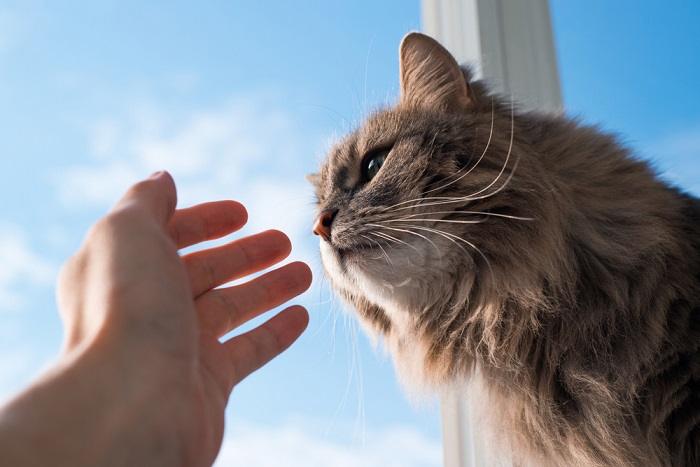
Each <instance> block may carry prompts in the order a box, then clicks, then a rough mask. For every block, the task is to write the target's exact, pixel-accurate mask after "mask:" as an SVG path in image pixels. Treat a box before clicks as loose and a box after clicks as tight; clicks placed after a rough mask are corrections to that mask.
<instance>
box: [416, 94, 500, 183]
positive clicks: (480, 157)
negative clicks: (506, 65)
mask: <svg viewBox="0 0 700 467" xmlns="http://www.w3.org/2000/svg"><path fill="white" fill-rule="evenodd" d="M494 117H495V112H494V105H493V97H492V98H491V128H490V129H489V139H488V141H487V142H486V147H485V148H484V151H483V152H482V153H481V156H479V159H478V160H477V161H476V164H474V165H472V166H471V168H470V169H469V170H467V171H466V172H465V173H463V174H462V175H460V176H459V177H458V178H456V179H454V180H452V181H451V182H448V183H445V184H444V185H442V186H439V187H437V188H433V189H432V190H428V191H426V192H425V193H423V194H424V195H426V194H428V193H432V192H434V191H438V190H443V189H445V188H447V187H448V186H450V185H452V184H453V183H457V182H458V181H460V180H462V179H463V178H464V177H466V176H467V175H469V174H470V173H471V172H472V171H473V170H474V169H476V168H477V167H478V166H479V163H481V161H482V159H483V158H484V156H485V155H486V152H487V151H488V150H489V146H491V138H492V137H493V123H494V120H495V118H494ZM466 168H467V166H465V167H463V168H462V169H460V170H458V171H457V173H456V174H455V175H459V173H460V172H462V171H463V170H465V169H466ZM453 176H454V175H453Z"/></svg>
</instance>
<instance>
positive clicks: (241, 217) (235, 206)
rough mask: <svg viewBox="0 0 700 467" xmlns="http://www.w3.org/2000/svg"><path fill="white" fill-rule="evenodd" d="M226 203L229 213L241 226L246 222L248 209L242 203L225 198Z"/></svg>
mask: <svg viewBox="0 0 700 467" xmlns="http://www.w3.org/2000/svg"><path fill="white" fill-rule="evenodd" d="M226 203H227V204H228V207H229V209H230V212H231V215H232V216H235V217H236V218H237V219H238V221H239V223H240V225H241V227H242V226H244V225H245V224H247V223H248V210H247V209H246V207H245V206H244V205H243V203H239V202H238V201H233V200H227V201H226Z"/></svg>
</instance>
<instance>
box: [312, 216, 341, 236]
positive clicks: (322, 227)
mask: <svg viewBox="0 0 700 467" xmlns="http://www.w3.org/2000/svg"><path fill="white" fill-rule="evenodd" d="M336 214H338V210H337V209H333V210H326V211H323V212H321V214H319V215H318V217H317V218H316V222H315V223H314V233H315V234H316V235H318V236H319V237H321V238H323V239H324V240H325V241H327V242H329V241H330V240H331V224H333V219H335V215H336Z"/></svg>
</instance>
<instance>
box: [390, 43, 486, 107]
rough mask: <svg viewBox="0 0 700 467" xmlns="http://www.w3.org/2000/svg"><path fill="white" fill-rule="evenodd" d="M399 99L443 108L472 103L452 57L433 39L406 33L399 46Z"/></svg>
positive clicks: (462, 77) (466, 86)
mask: <svg viewBox="0 0 700 467" xmlns="http://www.w3.org/2000/svg"><path fill="white" fill-rule="evenodd" d="M399 69H400V81H401V102H402V103H405V104H409V105H417V106H423V107H437V108H440V109H444V110H458V109H460V108H466V107H469V106H470V105H471V103H472V99H471V97H470V92H469V86H468V84H467V81H466V79H465V77H464V75H463V74H462V70H461V69H460V67H459V65H458V64H457V61H456V60H455V59H454V57H453V56H452V55H451V54H450V53H449V52H448V51H447V50H446V49H445V48H444V47H443V46H441V45H440V44H439V43H438V42H437V41H436V40H435V39H433V38H431V37H428V36H426V35H425V34H421V33H418V32H411V33H409V34H407V35H406V36H405V37H404V38H403V40H402V41H401V45H400V46H399Z"/></svg>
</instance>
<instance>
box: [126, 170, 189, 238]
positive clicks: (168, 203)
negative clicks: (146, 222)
mask: <svg viewBox="0 0 700 467" xmlns="http://www.w3.org/2000/svg"><path fill="white" fill-rule="evenodd" d="M176 205H177V191H176V189H175V181H174V180H173V177H171V176H170V174H169V173H168V172H165V171H160V172H156V173H154V174H153V175H151V176H150V177H148V178H147V179H146V180H142V181H140V182H138V183H137V184H135V185H133V186H132V187H131V188H129V191H127V192H126V194H125V195H124V196H123V197H122V199H120V200H119V202H118V203H117V205H116V206H115V207H114V209H113V211H117V210H119V209H122V208H126V207H132V206H136V207H138V208H140V209H143V210H144V211H146V212H147V213H148V214H149V215H151V216H153V217H154V218H155V219H156V220H157V221H158V222H159V223H160V224H161V225H163V226H165V225H166V224H167V223H168V221H169V220H170V217H172V215H173V213H174V212H175V206H176Z"/></svg>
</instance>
